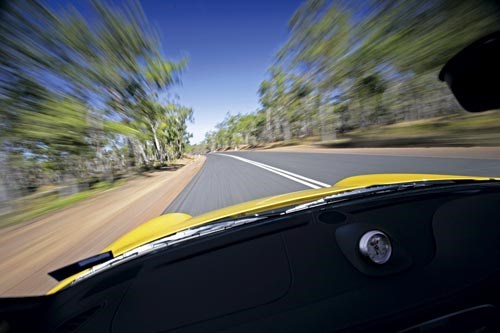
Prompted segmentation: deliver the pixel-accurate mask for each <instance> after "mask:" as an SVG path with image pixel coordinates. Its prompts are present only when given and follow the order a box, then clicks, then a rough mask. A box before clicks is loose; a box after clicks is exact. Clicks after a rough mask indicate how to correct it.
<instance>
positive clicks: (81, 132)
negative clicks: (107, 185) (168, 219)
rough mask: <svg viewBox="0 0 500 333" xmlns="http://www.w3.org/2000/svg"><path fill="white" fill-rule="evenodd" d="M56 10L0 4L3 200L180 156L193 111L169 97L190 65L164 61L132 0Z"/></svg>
mask: <svg viewBox="0 0 500 333" xmlns="http://www.w3.org/2000/svg"><path fill="white" fill-rule="evenodd" d="M90 5H91V6H90V7H91V8H92V12H91V13H86V14H88V15H87V16H85V17H84V16H83V15H82V14H81V13H80V12H79V11H78V10H77V9H75V8H74V7H68V8H62V9H61V10H57V11H53V10H51V9H49V8H48V7H46V6H45V5H43V3H41V2H38V1H21V0H20V1H8V2H2V5H1V6H0V18H1V19H0V50H1V51H0V52H1V56H0V138H1V142H0V173H1V179H0V202H1V201H2V200H5V199H9V198H12V197H13V196H14V197H15V196H16V195H23V194H26V193H27V192H29V191H33V190H35V189H37V188H39V187H40V186H43V185H47V184H53V185H54V184H55V185H64V184H68V183H75V182H78V183H92V182H96V181H99V180H110V179H114V178H116V177H119V176H122V175H123V174H126V173H128V172H129V171H134V170H138V169H140V168H144V167H146V168H150V167H155V166H161V165H163V164H165V163H168V161H170V160H172V159H176V158H179V157H181V156H182V155H183V153H184V151H185V149H186V145H187V143H188V139H189V136H190V134H188V132H187V130H186V123H187V122H189V121H192V120H193V111H192V110H191V109H190V108H188V107H185V106H182V105H180V104H179V102H178V100H177V99H174V98H170V97H168V96H170V95H169V94H168V89H169V88H170V87H171V86H172V85H174V84H176V83H178V82H179V81H180V73H181V72H182V70H183V68H184V67H185V64H186V61H185V60H182V61H179V62H174V61H171V60H168V59H166V58H165V57H164V56H163V55H162V52H161V51H160V42H159V37H158V34H157V33H156V31H155V30H154V29H152V28H151V26H150V25H149V24H148V22H147V20H146V18H145V16H144V14H143V11H142V8H141V7H140V6H139V5H138V4H136V3H135V2H128V5H120V6H112V5H110V4H103V3H101V2H99V1H92V2H91V3H90Z"/></svg>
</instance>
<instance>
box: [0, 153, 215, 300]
mask: <svg viewBox="0 0 500 333" xmlns="http://www.w3.org/2000/svg"><path fill="white" fill-rule="evenodd" d="M204 161H205V157H203V156H200V157H197V158H196V159H194V160H193V161H191V162H190V163H189V164H188V165H186V166H184V167H183V168H181V169H179V170H176V171H161V172H153V173H149V174H147V175H146V176H145V177H140V178H136V179H133V180H131V181H129V182H128V183H127V184H125V185H124V186H122V187H120V188H117V189H114V190H111V191H108V192H106V193H102V194H99V195H98V196H96V197H93V198H91V199H88V200H84V201H82V202H79V203H77V204H75V205H72V206H70V207H68V208H65V209H63V210H61V211H57V212H54V213H51V214H49V215H46V216H44V217H42V218H40V219H39V220H37V221H34V222H30V223H24V224H19V225H15V226H12V227H7V228H3V229H1V230H0V272H1V274H0V295H1V296H3V297H7V296H27V295H40V294H44V293H45V292H47V291H48V290H49V289H50V288H52V287H53V286H54V285H55V284H56V281H55V280H53V279H52V278H50V277H49V276H48V275H47V272H50V271H52V270H54V269H57V268H59V267H61V266H64V265H67V264H70V263H72V262H75V261H77V260H80V259H83V258H86V257H89V256H91V255H94V254H96V253H99V252H100V251H102V250H103V249H104V248H105V247H106V246H108V245H109V244H110V243H111V242H113V241H114V240H115V239H117V238H118V237H120V236H121V235H123V234H125V233H127V232H128V231H130V230H132V229H133V228H135V227H136V226H138V225H140V224H142V223H144V222H146V221H148V220H150V219H151V218H153V217H156V216H158V215H160V214H161V213H162V212H163V211H164V210H165V208H166V207H167V206H168V205H169V204H170V203H171V202H172V201H173V200H174V199H175V197H176V196H177V195H178V194H179V193H180V192H181V191H182V190H183V189H184V187H185V186H186V185H187V184H188V183H189V181H190V180H191V179H192V178H193V176H194V175H195V174H196V173H197V172H198V171H199V170H200V169H201V167H202V165H203V162H204Z"/></svg>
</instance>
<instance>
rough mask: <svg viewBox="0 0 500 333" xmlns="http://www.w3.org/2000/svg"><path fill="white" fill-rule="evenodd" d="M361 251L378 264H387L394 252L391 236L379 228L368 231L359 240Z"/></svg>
mask: <svg viewBox="0 0 500 333" xmlns="http://www.w3.org/2000/svg"><path fill="white" fill-rule="evenodd" d="M359 251H360V252H361V254H362V255H364V256H366V257H368V258H369V259H370V260H371V261H372V262H374V263H376V264H379V265H381V264H385V263H386V262H388V261H389V259H390V258H391V254H392V245H391V240H390V239H389V237H388V236H387V235H386V234H385V233H383V232H382V231H379V230H371V231H368V232H367V233H365V234H364V235H363V237H361V239H360V240H359Z"/></svg>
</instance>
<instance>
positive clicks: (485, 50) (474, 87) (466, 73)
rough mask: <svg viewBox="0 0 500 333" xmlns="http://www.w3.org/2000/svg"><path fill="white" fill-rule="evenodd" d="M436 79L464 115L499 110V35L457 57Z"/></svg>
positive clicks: (478, 42)
mask: <svg viewBox="0 0 500 333" xmlns="http://www.w3.org/2000/svg"><path fill="white" fill-rule="evenodd" d="M439 79H440V80H441V81H445V82H446V83H447V84H448V86H449V87H450V89H451V91H452V92H453V95H455V98H456V99H457V100H458V102H459V103H460V105H462V107H463V108H464V109H465V110H467V111H470V112H481V111H487V110H491V109H498V108H500V84H499V83H500V31H499V32H495V33H493V34H491V35H488V36H486V37H483V38H481V39H479V40H477V41H476V42H474V43H472V44H471V45H469V46H467V47H466V48H465V49H463V50H462V51H460V52H459V53H458V54H456V55H455V56H454V57H453V58H451V59H450V60H449V61H448V62H447V63H446V65H444V67H443V68H442V69H441V71H440V72H439Z"/></svg>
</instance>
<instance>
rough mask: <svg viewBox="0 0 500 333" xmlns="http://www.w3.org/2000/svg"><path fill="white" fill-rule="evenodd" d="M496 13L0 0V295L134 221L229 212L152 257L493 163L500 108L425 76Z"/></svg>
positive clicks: (316, 0)
mask: <svg viewBox="0 0 500 333" xmlns="http://www.w3.org/2000/svg"><path fill="white" fill-rule="evenodd" d="M499 24H500V10H499V7H498V4H497V3H496V2H495V1H487V0H484V1H482V0H474V1H467V2H465V1H445V0H438V1H430V0H423V1H417V0H405V1H388V0H387V1H386V0H380V1H357V0H356V1H326V0H325V1H322V0H290V1H264V0H256V1H230V0H216V1H202V0H169V1H149V0H141V1H123V2H121V1H98V0H95V1H90V0H89V1H76V0H75V1H67V0H37V1H20V0H19V1H4V2H1V4H0V49H1V56H0V138H1V141H0V170H1V172H0V296H2V297H5V296H21V295H38V294H44V293H46V292H47V291H48V290H50V289H51V288H52V287H53V286H54V285H55V284H56V281H55V280H53V279H52V278H50V277H49V276H48V275H47V273H48V272H51V271H54V270H56V269H58V268H60V267H63V266H66V265H68V264H71V263H73V262H77V261H79V260H82V259H83V258H87V257H91V256H94V255H97V254H99V253H102V252H103V250H104V249H106V248H107V247H108V246H109V245H110V244H112V243H113V242H114V241H115V240H117V239H119V238H120V237H122V236H124V235H126V234H127V233H128V232H130V231H132V230H134V229H135V228H136V227H139V226H142V227H144V226H148V225H149V226H151V227H149V229H148V231H147V232H143V231H141V232H143V234H148V233H152V234H154V233H155V232H156V233H158V234H160V233H161V231H163V229H162V226H161V223H164V225H165V226H182V225H184V224H183V223H188V221H189V219H190V218H191V217H196V216H206V217H207V218H206V220H207V221H211V222H213V221H217V220H219V219H220V218H222V217H224V218H226V220H224V221H225V222H220V223H222V224H219V225H215V226H214V225H212V226H211V227H210V226H206V227H201V229H199V228H198V229H192V228H191V229H190V228H188V229H186V230H185V231H179V232H177V233H175V234H173V235H169V236H167V237H166V238H165V237H164V235H163V236H162V237H161V239H158V240H155V241H156V243H148V244H145V245H143V247H141V248H139V250H137V251H143V252H144V253H147V252H149V251H153V249H154V250H156V249H157V248H159V247H163V246H167V245H168V244H171V243H172V244H173V243H175V241H176V239H177V238H179V237H181V236H182V239H190V238H191V237H194V236H193V235H192V234H190V232H196V235H199V234H203V233H207V232H211V231H213V232H220V231H221V230H225V228H228V226H229V224H230V225H231V227H233V226H237V225H239V224H238V223H237V221H243V220H231V218H229V219H227V217H228V216H232V215H231V214H233V213H231V212H237V214H236V213H234V214H235V215H234V216H239V217H242V216H247V217H249V216H250V217H251V216H255V210H256V209H258V208H259V207H268V208H266V209H265V210H266V211H267V214H268V215H273V214H285V213H287V212H289V213H291V212H295V211H300V210H302V209H304V208H307V207H310V206H309V205H308V204H307V203H305V206H304V205H301V206H298V205H297V204H295V201H297V202H298V201H300V200H302V201H304V200H305V199H304V198H308V197H314V198H315V199H314V200H313V203H312V204H311V207H312V206H315V205H318V204H322V203H324V202H325V200H328V198H330V199H331V198H337V199H338V198H339V197H338V195H340V198H343V197H342V196H343V194H339V193H333V192H332V193H330V192H328V191H330V190H332V191H340V192H342V191H343V190H349V191H354V192H349V195H352V194H365V192H369V193H372V192H373V191H376V190H377V188H376V187H375V188H374V187H373V186H374V185H377V186H382V189H388V188H387V187H384V186H389V188H392V187H390V185H388V184H393V183H397V182H401V183H407V184H416V183H417V182H419V181H424V182H426V181H427V182H428V181H429V179H432V180H434V181H438V182H439V179H440V178H443V177H444V176H436V175H448V176H446V177H444V178H446V181H449V180H450V178H451V179H453V177H456V176H459V175H460V176H467V177H469V176H470V177H489V178H492V177H500V147H499V146H500V113H499V111H498V110H491V111H487V112H482V113H467V112H465V111H464V110H463V109H462V107H461V106H460V105H459V104H458V102H457V101H456V100H455V98H454V97H453V95H452V93H451V91H450V90H449V89H448V87H447V85H446V83H444V82H441V81H439V80H438V73H439V71H440V69H441V68H442V67H443V65H444V64H445V63H446V62H447V61H448V60H449V59H450V58H451V57H452V56H453V55H455V54H456V53H457V52H459V51H460V50H461V49H463V48H464V47H465V46H467V45H468V44H470V43H472V42H473V41H475V40H477V39H478V38H480V37H482V36H485V35H487V34H490V33H492V32H495V31H496V30H497V29H498V26H499ZM379 174H385V175H379ZM417 174H425V175H424V176H419V175H417ZM359 175H368V176H366V177H364V178H363V177H361V178H356V179H355V180H352V181H349V182H345V183H340V184H338V185H337V186H336V187H335V188H332V189H331V186H332V185H334V184H336V183H338V182H339V181H341V180H342V179H345V178H347V177H351V176H359ZM430 175H434V176H430ZM467 177H464V178H463V179H466V178H467ZM470 177H469V178H470ZM426 184H427V183H426ZM440 184H442V183H440ZM367 185H368V186H372V187H371V188H369V189H368V190H366V189H365V190H364V189H355V188H356V187H364V186H367ZM422 186H423V185H422ZM402 188H403V187H398V189H402ZM304 190H316V191H318V192H317V193H319V194H318V196H317V197H316V196H315V195H314V194H313V192H307V193H308V194H290V193H296V192H298V191H304ZM327 192H328V193H327ZM314 193H316V192H314ZM321 193H323V194H324V195H320V194H321ZM349 195H347V197H349ZM272 196H279V197H277V198H270V197H272ZM299 197H300V198H302V199H300V200H299V199H298V198H299ZM325 198H326V199H325ZM250 200H253V201H251V203H246V202H248V201H250ZM294 200H295V201H294ZM318 200H319V201H318ZM321 200H323V201H321ZM302 201H301V203H302V204H304V203H303V202H302ZM245 203H246V204H245ZM290 203H293V204H290ZM237 204H243V205H241V206H239V208H237V209H236V208H234V209H229V210H227V211H219V213H217V212H215V213H214V212H213V211H215V210H219V209H224V208H225V207H228V206H232V205H237ZM211 212H212V213H211ZM248 212H249V213H248ZM171 213H175V214H172V215H168V214H171ZM202 214H207V215H202ZM261 215H262V214H261ZM264 215H265V214H263V215H262V216H260V217H259V219H260V218H264ZM159 216H163V219H162V218H160V220H153V221H162V222H161V223H160V222H158V223H157V222H155V223H151V224H145V223H146V222H148V221H150V220H151V219H155V218H157V217H159ZM234 216H233V218H234ZM259 219H256V220H253V219H250V218H248V219H245V220H244V221H245V223H247V222H248V223H250V222H253V221H259ZM202 221H203V218H201V217H200V218H199V220H197V223H202ZM235 221H236V222H235ZM224 223H225V224H224ZM227 223H229V224H227ZM205 228H208V229H205ZM141 230H146V227H144V229H141ZM193 230H195V231H193ZM153 238H154V237H153ZM137 251H135V252H134V251H132V252H127V253H124V254H122V256H121V257H120V259H119V258H114V259H113V260H115V261H119V260H123V259H124V258H128V256H129V255H132V254H134V253H136V252H137ZM141 253H142V252H141ZM101 265H103V266H100V267H98V268H96V269H102V267H104V266H106V264H105V263H104V264H101ZM91 275H92V274H90V275H89V276H91Z"/></svg>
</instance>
